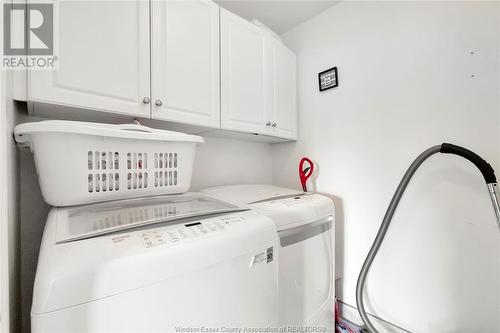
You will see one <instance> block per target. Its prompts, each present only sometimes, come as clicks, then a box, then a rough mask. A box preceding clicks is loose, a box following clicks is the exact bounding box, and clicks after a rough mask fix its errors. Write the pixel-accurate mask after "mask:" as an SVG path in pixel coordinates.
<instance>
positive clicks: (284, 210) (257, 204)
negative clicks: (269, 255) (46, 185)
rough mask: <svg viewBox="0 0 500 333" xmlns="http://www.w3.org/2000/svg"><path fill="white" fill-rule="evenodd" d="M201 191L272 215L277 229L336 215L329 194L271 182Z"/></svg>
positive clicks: (329, 218)
mask: <svg viewBox="0 0 500 333" xmlns="http://www.w3.org/2000/svg"><path fill="white" fill-rule="evenodd" d="M202 191H203V192H205V193H208V194H210V195H211V196H214V197H216V198H218V199H220V200H224V201H227V202H230V203H233V204H236V205H247V206H248V207H250V208H252V209H253V210H256V211H258V212H259V213H261V214H264V215H266V216H268V217H270V218H271V219H272V220H273V221H274V223H275V225H276V229H277V230H278V231H282V230H287V229H291V228H295V227H299V226H302V225H306V224H311V223H316V222H318V221H319V220H325V219H327V220H332V219H333V217H334V216H335V206H334V204H333V201H332V200H331V199H330V198H328V197H326V196H323V195H320V194H311V193H304V192H302V191H300V190H294V189H289V188H284V187H278V186H272V185H232V186H219V187H212V188H207V189H204V190H202Z"/></svg>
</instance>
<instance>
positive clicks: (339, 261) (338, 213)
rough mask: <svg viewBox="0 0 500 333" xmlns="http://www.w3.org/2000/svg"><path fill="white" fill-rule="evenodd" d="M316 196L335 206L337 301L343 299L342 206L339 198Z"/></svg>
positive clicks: (327, 195)
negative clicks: (327, 199)
mask: <svg viewBox="0 0 500 333" xmlns="http://www.w3.org/2000/svg"><path fill="white" fill-rule="evenodd" d="M318 194H321V195H324V196H325V197H328V198H330V199H331V200H332V201H333V203H334V204H335V256H334V257H335V258H334V260H335V281H334V283H335V297H337V299H338V300H342V299H343V295H342V290H343V288H341V284H342V277H343V276H344V256H343V255H342V253H344V244H345V242H344V236H345V235H344V221H345V220H344V205H343V201H342V199H341V198H340V197H337V196H335V195H333V194H330V193H322V192H318Z"/></svg>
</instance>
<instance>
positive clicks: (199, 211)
mask: <svg viewBox="0 0 500 333" xmlns="http://www.w3.org/2000/svg"><path fill="white" fill-rule="evenodd" d="M243 210H247V208H242V207H238V206H235V205H232V204H229V203H226V202H222V201H220V200H217V199H214V198H211V197H209V196H207V195H205V194H202V193H198V194H197V193H189V194H180V195H165V196H158V197H149V198H139V199H131V200H120V201H112V202H104V203H98V204H92V205H85V206H77V207H72V208H68V209H63V210H60V211H59V214H58V218H57V226H56V235H55V241H56V244H60V243H66V242H71V241H76V240H81V239H86V238H92V237H96V236H101V235H106V234H110V233H114V232H117V231H123V230H127V229H131V228H137V227H141V226H145V225H150V224H154V223H159V222H167V221H172V220H178V219H184V218H189V217H196V216H206V215H212V214H219V213H228V212H237V211H243Z"/></svg>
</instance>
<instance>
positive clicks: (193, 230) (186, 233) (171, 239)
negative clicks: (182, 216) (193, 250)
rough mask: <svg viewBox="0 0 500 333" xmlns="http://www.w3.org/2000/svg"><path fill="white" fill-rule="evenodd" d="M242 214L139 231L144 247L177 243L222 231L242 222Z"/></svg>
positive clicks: (243, 218)
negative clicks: (230, 225) (228, 226)
mask: <svg viewBox="0 0 500 333" xmlns="http://www.w3.org/2000/svg"><path fill="white" fill-rule="evenodd" d="M244 220H245V217H243V216H231V215H230V216H222V217H219V218H217V219H210V220H204V221H197V222H191V223H186V224H177V225H174V226H170V227H166V228H162V229H155V230H147V231H143V232H140V233H139V237H140V238H141V240H142V242H143V244H144V246H145V247H148V248H149V247H154V246H158V245H162V244H168V243H170V244H173V243H179V242H182V241H184V240H189V239H193V238H197V237H200V236H203V235H207V234H211V233H214V232H220V231H223V230H224V229H225V228H226V226H227V225H229V224H232V223H235V222H242V221H244Z"/></svg>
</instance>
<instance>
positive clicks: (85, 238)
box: [31, 194, 279, 332]
mask: <svg viewBox="0 0 500 333" xmlns="http://www.w3.org/2000/svg"><path fill="white" fill-rule="evenodd" d="M277 247H279V241H278V237H277V236H276V231H275V227H274V223H273V222H272V221H271V220H270V219H269V218H268V217H265V216H263V215H260V214H258V213H256V212H254V211H250V210H244V209H242V208H240V207H237V206H235V205H231V204H227V203H224V202H221V201H219V200H216V199H212V198H210V197H208V196H207V195H204V194H184V195H173V196H172V195H170V196H161V197H152V198H141V199H132V200H123V201H115V202H106V203H99V204H92V205H87V206H76V207H68V208H53V209H52V211H51V212H50V214H49V217H48V221H47V224H46V227H45V231H44V236H43V241H42V246H41V251H40V256H39V262H38V267H37V274H36V281H35V289H34V296H33V306H32V311H31V320H32V331H33V332H74V331H79V332H124V331H128V332H132V331H147V332H160V331H161V332H174V331H179V330H180V329H182V328H185V329H199V328H201V327H205V328H220V327H226V328H231V327H243V326H248V327H268V326H276V325H277V318H278V313H277V308H278V290H277V289H278V266H277V260H276V258H275V256H276V248H277Z"/></svg>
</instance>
